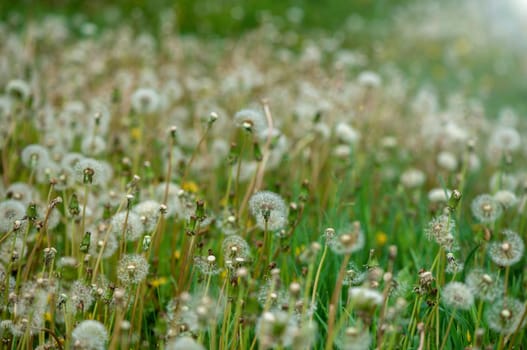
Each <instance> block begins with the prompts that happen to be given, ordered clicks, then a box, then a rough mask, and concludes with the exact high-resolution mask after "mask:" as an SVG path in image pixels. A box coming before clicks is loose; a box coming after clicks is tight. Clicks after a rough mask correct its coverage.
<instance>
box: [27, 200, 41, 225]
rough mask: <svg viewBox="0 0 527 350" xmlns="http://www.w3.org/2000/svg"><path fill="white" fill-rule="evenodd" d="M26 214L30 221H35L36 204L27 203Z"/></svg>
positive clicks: (36, 215) (36, 213)
mask: <svg viewBox="0 0 527 350" xmlns="http://www.w3.org/2000/svg"><path fill="white" fill-rule="evenodd" d="M26 216H27V218H28V219H29V220H31V221H35V220H36V219H37V217H38V212H37V205H36V204H35V203H30V204H29V206H28V208H27V212H26Z"/></svg>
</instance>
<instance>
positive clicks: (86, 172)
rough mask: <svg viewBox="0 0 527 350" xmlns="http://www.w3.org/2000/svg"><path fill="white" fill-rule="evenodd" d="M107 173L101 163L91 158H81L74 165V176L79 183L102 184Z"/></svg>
mask: <svg viewBox="0 0 527 350" xmlns="http://www.w3.org/2000/svg"><path fill="white" fill-rule="evenodd" d="M108 175H109V174H108V173H107V172H106V171H105V168H104V166H103V164H102V163H101V162H99V161H97V160H95V159H92V158H83V159H81V160H80V161H79V162H77V163H76V165H75V178H76V180H77V182H79V183H81V184H85V185H93V186H96V185H103V184H105V183H106V181H107V180H108Z"/></svg>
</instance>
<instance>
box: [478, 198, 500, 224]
mask: <svg viewBox="0 0 527 350" xmlns="http://www.w3.org/2000/svg"><path fill="white" fill-rule="evenodd" d="M470 208H471V209H472V214H473V215H474V217H475V218H476V219H478V220H479V221H481V222H483V223H492V222H494V221H496V220H497V219H498V218H499V217H500V216H501V214H502V213H503V207H502V206H501V204H500V203H499V202H498V201H497V200H495V199H494V197H492V196H491V195H489V194H481V195H479V196H477V197H476V198H474V200H473V201H472V203H471V205H470Z"/></svg>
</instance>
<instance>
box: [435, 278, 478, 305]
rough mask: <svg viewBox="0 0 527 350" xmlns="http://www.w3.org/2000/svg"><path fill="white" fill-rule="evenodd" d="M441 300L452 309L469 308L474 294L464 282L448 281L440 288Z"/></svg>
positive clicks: (472, 302)
mask: <svg viewBox="0 0 527 350" xmlns="http://www.w3.org/2000/svg"><path fill="white" fill-rule="evenodd" d="M441 301H442V302H443V304H445V305H446V306H448V307H451V308H453V309H460V310H469V309H470V308H471V307H472V305H473V304H474V294H473V293H472V290H471V289H470V288H469V287H468V286H467V285H466V284H464V283H461V282H449V283H447V284H446V285H445V286H444V287H443V288H442V289H441Z"/></svg>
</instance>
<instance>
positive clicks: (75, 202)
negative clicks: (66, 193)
mask: <svg viewBox="0 0 527 350" xmlns="http://www.w3.org/2000/svg"><path fill="white" fill-rule="evenodd" d="M68 209H69V212H70V215H71V216H77V215H79V214H80V206H79V199H78V198H77V195H76V194H75V193H74V194H72V195H71V199H70V205H69V208H68Z"/></svg>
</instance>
